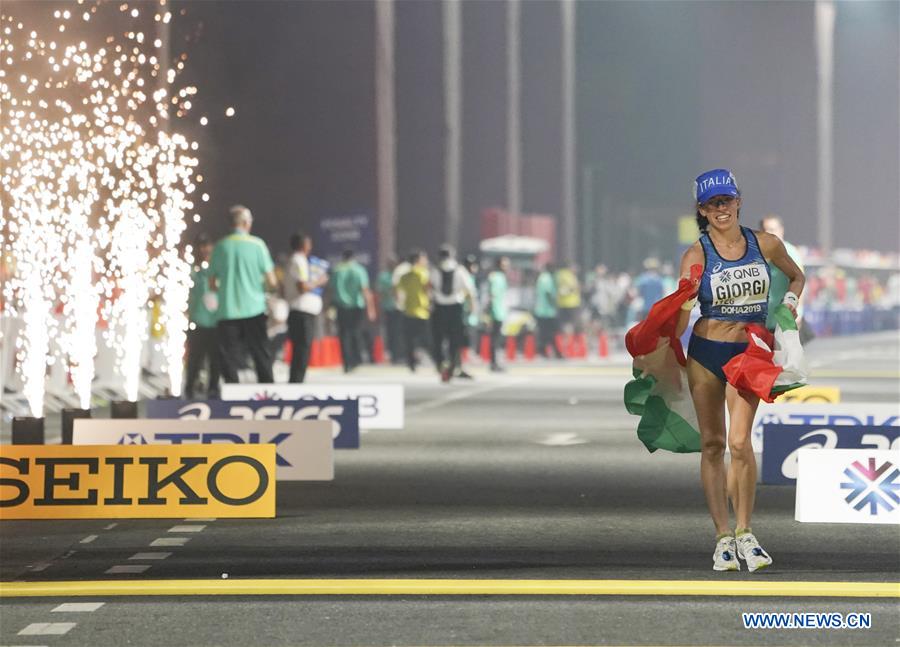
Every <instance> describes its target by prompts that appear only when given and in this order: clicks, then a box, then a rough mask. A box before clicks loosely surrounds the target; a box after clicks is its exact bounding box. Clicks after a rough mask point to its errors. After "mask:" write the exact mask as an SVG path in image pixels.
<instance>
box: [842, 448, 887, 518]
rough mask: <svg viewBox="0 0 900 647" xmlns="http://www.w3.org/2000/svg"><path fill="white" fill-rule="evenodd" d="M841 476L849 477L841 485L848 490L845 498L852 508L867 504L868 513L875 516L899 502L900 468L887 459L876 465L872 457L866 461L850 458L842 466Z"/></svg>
mask: <svg viewBox="0 0 900 647" xmlns="http://www.w3.org/2000/svg"><path fill="white" fill-rule="evenodd" d="M844 476H845V477H847V479H848V480H847V481H845V482H843V483H841V489H842V490H850V493H849V494H848V495H847V497H846V498H845V499H844V500H845V501H846V502H847V504H848V505H850V506H852V507H853V509H854V510H857V511H860V512H862V511H863V510H864V509H866V508H868V512H869V514H870V515H872V516H875V515H877V514H879V513H880V512H881V511H882V510H883V511H884V512H890V511H891V510H893V509H894V508H896V507H897V505H898V504H900V469H898V468H897V467H895V466H894V464H893V463H891V462H890V461H885V462H884V463H882V464H881V465H880V466H877V467H876V465H875V459H874V458H870V459H869V461H868V464H867V465H863V464H862V463H860V462H859V461H853V464H852V465H850V467H848V468H847V469H845V470H844Z"/></svg>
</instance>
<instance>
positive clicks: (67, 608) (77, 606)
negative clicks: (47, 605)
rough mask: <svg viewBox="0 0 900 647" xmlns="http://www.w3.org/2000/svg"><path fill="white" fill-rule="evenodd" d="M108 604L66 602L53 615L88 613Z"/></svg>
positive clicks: (54, 610)
mask: <svg viewBox="0 0 900 647" xmlns="http://www.w3.org/2000/svg"><path fill="white" fill-rule="evenodd" d="M104 604H106V602H66V603H64V604H60V605H59V606H58V607H56V608H55V609H53V610H52V611H51V613H87V612H90V611H96V610H97V609H99V608H100V607H102V606H103V605H104Z"/></svg>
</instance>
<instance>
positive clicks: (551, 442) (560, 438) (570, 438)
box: [537, 432, 588, 447]
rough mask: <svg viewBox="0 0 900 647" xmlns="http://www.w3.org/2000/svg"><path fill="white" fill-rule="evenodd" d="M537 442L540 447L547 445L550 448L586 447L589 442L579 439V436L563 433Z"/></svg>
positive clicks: (551, 435)
mask: <svg viewBox="0 0 900 647" xmlns="http://www.w3.org/2000/svg"><path fill="white" fill-rule="evenodd" d="M537 442H538V445H546V446H548V447H571V446H572V445H584V444H585V443H587V442H588V441H586V440H585V439H584V438H579V437H578V434H575V433H572V432H563V433H558V434H550V435H549V436H547V437H546V438H545V439H544V440H539V441H537Z"/></svg>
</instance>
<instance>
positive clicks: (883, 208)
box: [17, 0, 900, 269]
mask: <svg viewBox="0 0 900 647" xmlns="http://www.w3.org/2000/svg"><path fill="white" fill-rule="evenodd" d="M17 4H20V3H17ZM173 6H174V7H175V9H177V10H180V9H182V8H184V9H186V10H187V15H185V16H178V18H177V20H176V22H175V25H174V29H173V50H174V49H179V48H180V49H185V48H186V49H187V51H188V53H189V55H190V59H189V61H188V67H187V75H186V79H187V80H188V81H194V82H195V83H196V85H197V86H198V87H199V89H200V95H199V97H198V100H197V102H196V107H195V110H194V115H193V117H192V119H191V120H189V123H187V124H185V126H184V127H183V128H181V129H182V130H186V131H188V134H189V135H191V136H193V137H195V138H197V139H198V140H199V142H200V144H201V163H202V165H201V172H202V174H203V175H204V176H205V182H204V184H203V190H205V191H208V192H209V194H210V195H211V199H210V201H209V202H208V203H203V204H201V207H200V209H199V211H200V213H201V215H202V216H203V222H202V223H201V225H200V226H193V228H192V233H195V232H197V231H199V230H200V229H203V230H205V231H207V232H209V233H211V234H213V235H220V234H222V233H224V232H225V231H226V229H227V223H226V221H225V214H226V210H227V207H228V206H229V205H231V204H233V203H236V202H240V203H243V204H246V205H247V206H249V207H250V208H251V209H252V210H253V212H254V215H255V217H256V222H255V231H256V233H258V234H259V235H261V236H263V237H264V238H265V239H266V240H267V241H268V243H269V245H270V247H271V248H272V251H273V253H278V252H286V251H287V238H288V235H289V234H290V233H291V232H292V231H294V230H296V229H298V228H307V229H310V230H314V229H315V225H316V223H317V221H318V219H319V218H321V217H324V216H336V215H343V214H350V213H359V212H369V213H373V214H374V213H375V209H376V205H377V200H376V194H377V187H376V176H375V151H376V148H375V111H374V99H375V83H374V78H373V71H374V17H375V11H374V5H373V3H371V2H362V1H360V2H355V1H340V2H327V1H318V2H313V1H285V2H270V1H266V0H263V1H260V0H254V1H229V2H224V1H208V2H179V1H177V0H175V1H174V2H173ZM32 8H34V6H32ZM395 12H396V42H395V46H396V50H395V56H396V108H397V164H398V217H399V228H398V246H399V248H400V250H401V251H405V250H406V249H408V248H409V247H411V246H413V245H417V246H423V247H425V248H426V249H428V250H431V251H433V250H435V249H436V247H437V246H438V245H439V244H440V243H441V236H442V232H443V224H442V220H443V205H444V194H443V191H444V190H443V156H444V142H443V133H444V118H445V116H444V109H443V79H442V74H443V63H442V26H441V21H442V10H441V5H440V3H439V2H435V1H429V0H419V1H414V0H405V1H400V2H397V3H396V7H395ZM462 22H463V25H462V29H463V61H462V70H463V134H462V143H463V164H464V168H463V174H462V181H463V197H462V205H463V212H464V213H463V217H464V228H463V231H462V235H461V247H462V251H468V250H471V249H474V248H475V247H476V245H477V242H478V238H479V224H478V223H479V214H480V211H481V210H482V209H483V208H485V207H491V206H503V203H504V202H505V195H506V187H505V183H506V172H505V138H506V129H505V111H506V79H505V72H506V54H505V48H506V42H505V40H506V32H505V7H504V4H503V3H501V2H492V1H484V2H480V1H468V2H465V4H464V5H463V11H462ZM898 33H900V3H896V2H891V1H885V2H839V3H838V16H837V24H836V30H835V43H836V51H835V60H836V69H835V111H834V120H835V134H834V143H835V158H834V159H835V166H834V170H835V185H834V214H835V221H836V222H835V243H836V246H839V247H865V248H873V249H880V250H884V251H891V250H893V251H897V249H898V247H900V243H898V240H900V212H898V204H900V124H898V121H900V119H898V115H900V71H898V66H900V36H898ZM814 35H815V34H814V3H813V2H676V1H673V2H600V1H597V2H580V3H579V4H578V13H577V46H576V53H577V66H578V72H577V135H576V140H577V146H578V182H577V188H578V206H577V213H578V217H579V219H581V218H582V217H583V213H582V211H583V203H582V201H581V196H582V191H583V188H584V187H583V185H582V173H583V169H584V168H585V167H591V168H592V169H593V170H594V176H595V184H594V191H595V196H596V197H595V210H594V213H593V214H592V215H591V219H592V226H591V227H590V229H591V233H590V235H587V237H586V238H584V239H583V240H581V241H580V242H579V250H582V249H584V250H586V253H588V254H589V256H590V258H582V259H581V260H582V261H586V260H589V261H597V260H604V261H606V262H608V263H609V264H611V265H613V266H615V267H620V268H623V269H627V268H634V267H636V266H637V265H638V264H639V263H640V260H641V259H642V258H643V257H644V256H645V255H646V254H648V253H659V254H662V255H663V256H666V257H672V256H674V254H675V249H674V246H673V243H672V241H673V239H674V236H675V227H676V222H677V218H678V216H680V215H684V214H686V213H690V212H691V193H690V192H691V183H692V180H693V178H694V177H695V175H696V174H697V173H698V172H700V171H702V170H705V169H706V168H710V167H716V166H727V167H731V168H732V169H733V170H734V171H735V173H736V175H737V178H738V180H739V182H740V183H741V185H742V188H743V191H744V198H745V201H744V202H745V205H744V213H743V214H742V219H743V220H744V222H745V224H747V223H749V224H753V225H755V224H756V222H757V221H758V219H759V216H761V215H762V214H763V213H765V212H769V211H775V212H777V213H780V214H781V215H782V216H783V217H784V218H785V220H786V223H787V233H788V238H789V239H791V240H793V241H794V242H796V243H800V244H815V242H816V159H817V151H816V146H817V144H816V68H815V63H816V58H815V41H814ZM186 37H190V39H191V40H190V42H186V41H185V40H184V39H185V38H186ZM521 39H522V41H521V42H522V73H523V78H522V126H523V132H522V137H523V144H522V151H523V156H524V158H523V163H522V171H523V178H522V186H523V208H524V210H525V211H527V212H532V213H547V214H554V215H556V214H559V213H560V211H561V205H562V199H561V195H560V193H561V188H562V181H561V178H560V153H561V145H560V134H561V127H560V112H561V106H562V102H561V97H560V89H561V81H560V72H559V70H560V61H561V58H560V48H559V40H560V39H559V7H558V5H557V4H556V3H555V2H538V1H535V2H523V3H522V36H521ZM228 106H234V108H235V109H236V115H235V116H234V117H233V118H231V119H225V118H224V110H225V108H226V107H228ZM201 114H208V115H209V116H210V119H211V123H210V125H209V126H207V127H206V128H201V127H200V126H199V125H198V124H197V121H196V120H197V119H199V117H200V116H201Z"/></svg>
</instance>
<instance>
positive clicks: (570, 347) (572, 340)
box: [563, 333, 575, 358]
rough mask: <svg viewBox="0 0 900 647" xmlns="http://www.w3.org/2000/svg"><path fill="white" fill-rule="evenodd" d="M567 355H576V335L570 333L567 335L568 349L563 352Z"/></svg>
mask: <svg viewBox="0 0 900 647" xmlns="http://www.w3.org/2000/svg"><path fill="white" fill-rule="evenodd" d="M563 354H564V355H565V356H566V357H569V358H571V357H575V335H573V334H571V333H569V334H567V335H566V350H565V352H564V353H563Z"/></svg>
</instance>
